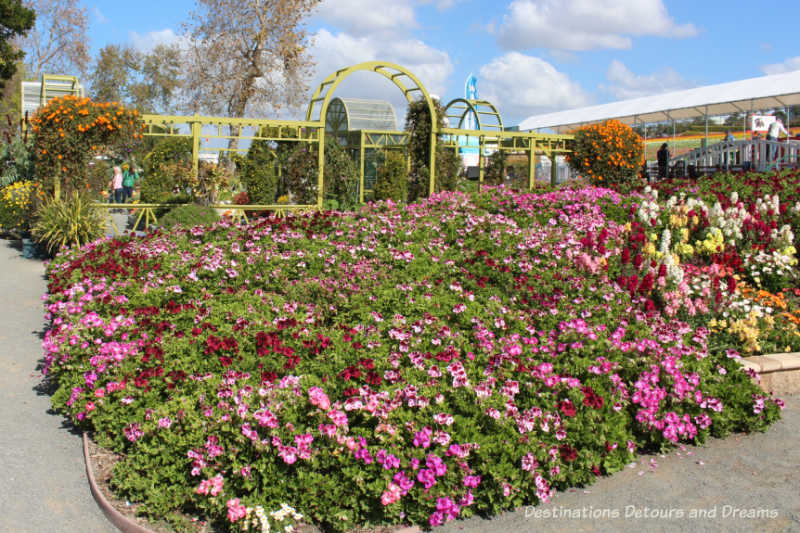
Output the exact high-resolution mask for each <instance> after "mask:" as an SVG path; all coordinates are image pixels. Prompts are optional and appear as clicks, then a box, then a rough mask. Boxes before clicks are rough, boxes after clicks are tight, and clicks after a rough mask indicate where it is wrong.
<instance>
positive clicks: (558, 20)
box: [497, 0, 697, 51]
mask: <svg viewBox="0 0 800 533" xmlns="http://www.w3.org/2000/svg"><path fill="white" fill-rule="evenodd" d="M696 34H697V28H696V27H695V26H694V25H693V24H682V25H678V24H676V23H675V22H674V21H673V19H672V18H671V17H670V16H669V14H668V13H667V9H666V8H665V7H664V4H663V3H662V0H514V1H513V2H511V4H510V5H509V7H508V12H507V13H506V14H505V15H504V16H503V20H502V23H501V25H500V28H499V30H498V31H497V40H498V42H499V43H500V45H501V46H503V47H505V48H507V49H511V50H524V49H529V48H538V47H543V48H552V49H561V50H573V51H578V50H590V49H594V48H630V47H631V36H640V35H657V36H662V37H691V36H693V35H696Z"/></svg>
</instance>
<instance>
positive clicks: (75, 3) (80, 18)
mask: <svg viewBox="0 0 800 533" xmlns="http://www.w3.org/2000/svg"><path fill="white" fill-rule="evenodd" d="M26 4H27V5H28V6H30V7H32V8H33V9H34V10H35V11H36V24H35V25H34V27H33V29H32V30H31V31H30V32H28V34H27V36H26V37H25V38H24V39H23V41H22V49H23V50H24V51H25V65H26V67H27V73H28V74H29V75H31V76H33V77H34V78H39V77H41V75H42V74H43V73H46V72H48V73H51V74H71V75H75V74H77V75H80V76H83V75H85V74H86V71H87V69H88V66H89V60H90V59H89V37H88V36H87V35H86V32H87V30H88V28H89V17H88V15H87V14H86V8H84V7H82V6H81V5H80V3H79V0H26Z"/></svg>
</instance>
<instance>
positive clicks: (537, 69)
mask: <svg viewBox="0 0 800 533" xmlns="http://www.w3.org/2000/svg"><path fill="white" fill-rule="evenodd" d="M478 79H479V87H478V88H479V90H480V94H481V98H483V99H486V100H489V101H490V102H492V103H493V104H495V105H496V106H497V107H498V108H499V110H500V113H501V115H502V116H503V121H504V123H506V125H511V124H512V123H513V122H514V121H516V120H519V119H522V118H525V117H527V116H530V115H533V114H539V113H545V112H549V111H558V110H561V109H570V108H574V107H581V106H585V105H588V104H589V103H590V99H589V96H588V95H587V94H586V92H585V91H584V90H583V89H582V88H581V87H580V85H578V84H577V83H575V82H574V81H572V80H570V78H569V76H567V75H566V74H564V73H563V72H559V71H558V70H557V69H556V68H555V67H554V66H553V65H551V64H550V63H548V62H547V61H545V60H543V59H541V58H539V57H532V56H528V55H524V54H521V53H519V52H508V53H506V54H504V55H502V56H500V57H496V58H494V59H493V60H492V61H491V62H489V63H488V64H486V65H484V66H483V67H481V69H480V73H479V76H478Z"/></svg>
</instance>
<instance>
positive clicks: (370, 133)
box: [325, 97, 407, 202]
mask: <svg viewBox="0 0 800 533" xmlns="http://www.w3.org/2000/svg"><path fill="white" fill-rule="evenodd" d="M325 134H326V136H328V135H330V136H331V138H333V139H336V141H337V142H338V143H339V144H341V145H342V146H343V147H344V148H345V149H346V150H347V151H348V153H349V154H350V155H351V157H353V159H354V160H355V161H356V163H357V164H358V165H359V168H360V169H361V175H362V176H363V183H360V184H359V199H360V201H362V202H363V201H364V200H365V199H367V200H370V199H371V197H372V195H373V192H374V190H375V181H376V180H377V175H378V167H379V166H380V165H381V163H382V160H383V155H384V152H383V151H384V150H385V149H387V148H390V147H392V146H394V147H398V148H401V147H404V146H405V144H406V138H407V134H406V133H405V132H403V131H399V130H398V128H397V115H396V114H395V111H394V107H392V104H390V103H389V102H387V101H385V100H366V99H362V98H339V97H337V98H334V99H333V100H331V103H330V106H328V113H327V115H326V116H325Z"/></svg>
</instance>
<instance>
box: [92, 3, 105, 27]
mask: <svg viewBox="0 0 800 533" xmlns="http://www.w3.org/2000/svg"><path fill="white" fill-rule="evenodd" d="M92 14H93V15H94V18H95V19H97V22H98V24H105V23H106V22H108V18H107V17H106V16H105V15H103V13H102V12H101V11H100V9H99V8H98V7H97V6H95V7H93V8H92Z"/></svg>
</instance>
